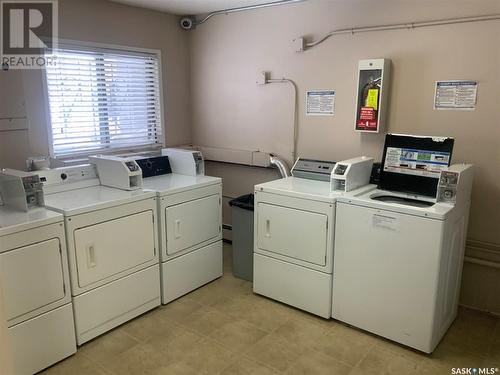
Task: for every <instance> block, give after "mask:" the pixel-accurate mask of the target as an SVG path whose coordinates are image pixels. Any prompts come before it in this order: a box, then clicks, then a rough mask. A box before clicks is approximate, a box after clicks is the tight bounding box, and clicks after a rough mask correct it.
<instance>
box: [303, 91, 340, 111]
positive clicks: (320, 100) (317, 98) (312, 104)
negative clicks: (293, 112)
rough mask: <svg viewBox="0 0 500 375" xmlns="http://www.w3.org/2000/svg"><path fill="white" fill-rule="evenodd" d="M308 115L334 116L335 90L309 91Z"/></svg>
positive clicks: (307, 100) (307, 101)
mask: <svg viewBox="0 0 500 375" xmlns="http://www.w3.org/2000/svg"><path fill="white" fill-rule="evenodd" d="M306 108H307V112H306V113H307V115H313V116H314V115H316V116H318V115H319V116H333V115H334V114H335V91H334V90H314V91H308V92H307V98H306Z"/></svg>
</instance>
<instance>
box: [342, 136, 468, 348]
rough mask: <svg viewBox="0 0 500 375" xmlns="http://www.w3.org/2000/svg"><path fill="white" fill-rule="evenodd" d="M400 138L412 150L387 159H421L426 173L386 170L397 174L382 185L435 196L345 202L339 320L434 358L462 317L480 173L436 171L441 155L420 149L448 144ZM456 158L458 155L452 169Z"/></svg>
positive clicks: (376, 194) (380, 194)
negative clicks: (468, 243) (464, 268)
mask: <svg viewBox="0 0 500 375" xmlns="http://www.w3.org/2000/svg"><path fill="white" fill-rule="evenodd" d="M391 137H392V136H391V135H388V137H387V141H386V145H387V143H388V142H392V140H391V139H390V138H391ZM397 137H399V139H396V138H397ZM397 137H396V138H395V139H396V142H399V143H401V144H403V143H405V144H407V145H410V146H405V147H404V149H403V150H402V152H401V149H400V150H399V151H398V150H388V151H387V152H392V154H393V155H392V157H393V158H394V160H395V159H396V158H398V157H399V156H398V155H404V157H405V158H406V159H408V158H409V157H413V158H414V159H418V160H419V162H418V164H419V167H418V169H419V171H416V170H415V169H414V168H412V167H411V162H408V161H405V162H404V163H402V164H404V167H403V168H401V169H399V170H398V168H396V167H395V166H392V167H391V168H392V169H390V168H387V167H386V164H385V163H383V164H382V165H383V166H384V169H385V171H386V173H387V171H389V170H390V172H389V173H391V174H389V175H387V176H384V175H382V176H381V178H384V177H385V178H386V180H385V181H382V179H381V183H382V184H385V185H394V186H397V187H398V188H402V189H404V190H410V189H414V190H420V191H422V192H426V193H427V192H431V194H434V195H435V196H434V197H432V196H423V195H418V194H416V193H415V192H413V193H408V192H407V193H403V192H394V191H387V190H379V189H377V190H374V191H371V192H368V193H366V194H363V195H360V196H357V197H342V198H339V200H338V202H337V216H336V224H335V225H336V229H335V231H336V234H335V261H334V271H333V275H334V277H333V306H332V309H333V317H334V318H335V319H338V320H341V321H343V322H346V323H348V324H351V325H353V326H356V327H359V328H361V329H364V330H367V331H370V332H373V333H375V334H378V335H380V336H383V337H386V338H388V339H391V340H394V341H397V342H399V343H401V344H404V345H407V346H410V347H412V348H415V349H418V350H420V351H423V352H426V353H430V352H432V351H433V350H434V349H435V347H436V345H437V344H438V343H439V341H440V340H441V338H442V337H443V335H444V333H445V332H446V330H447V329H448V327H449V326H450V324H451V323H452V322H453V320H454V318H455V317H456V314H457V308H458V299H459V292H460V282H461V274H462V264H463V257H464V250H465V241H466V234H467V222H468V216H469V206H470V191H471V185H472V167H471V166H470V165H454V166H451V167H446V166H445V167H443V168H442V171H440V172H436V173H435V172H430V171H429V170H426V168H427V167H426V165H425V164H426V162H425V160H428V163H429V164H432V162H431V160H433V159H434V156H435V155H437V154H439V152H437V151H435V150H433V149H431V150H430V151H421V150H422V149H423V148H422V146H420V147H419V149H420V150H419V151H418V152H417V151H415V148H416V147H417V146H415V145H419V144H427V147H434V146H435V145H433V144H432V142H435V143H436V144H437V148H441V149H443V148H444V144H445V141H442V140H437V141H436V140H432V141H429V140H422V139H414V137H411V138H409V140H410V141H409V142H408V139H406V140H405V139H404V138H403V137H401V136H397ZM406 138H408V137H406ZM450 143H451V144H452V142H450ZM390 147H391V148H393V149H394V148H397V147H395V146H392V145H390ZM386 148H387V147H386ZM410 148H411V149H410ZM449 148H450V147H449ZM417 154H419V156H417ZM443 154H444V152H443ZM412 155H413V156H412ZM450 155H451V150H450V151H449V153H448V158H447V159H446V160H445V164H447V163H448V162H449V156H450ZM439 158H441V156H439ZM394 160H393V161H394ZM391 163H392V162H391ZM432 168H435V167H432ZM394 171H395V172H394ZM433 174H435V176H433ZM436 176H437V177H436ZM415 177H417V178H418V179H420V181H417V180H416V179H415ZM408 181H412V182H415V181H417V182H418V183H415V184H413V183H412V184H408V183H407V182H408ZM436 194H437V196H436Z"/></svg>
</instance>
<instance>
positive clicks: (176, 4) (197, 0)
mask: <svg viewBox="0 0 500 375" xmlns="http://www.w3.org/2000/svg"><path fill="white" fill-rule="evenodd" d="M111 1H114V2H115V3H122V4H127V5H133V6H137V7H141V8H148V9H154V10H159V11H162V12H167V13H171V14H178V15H195V14H205V13H210V12H213V11H216V10H222V9H228V8H238V7H242V6H248V5H257V4H264V3H270V2H274V1H276V0H111Z"/></svg>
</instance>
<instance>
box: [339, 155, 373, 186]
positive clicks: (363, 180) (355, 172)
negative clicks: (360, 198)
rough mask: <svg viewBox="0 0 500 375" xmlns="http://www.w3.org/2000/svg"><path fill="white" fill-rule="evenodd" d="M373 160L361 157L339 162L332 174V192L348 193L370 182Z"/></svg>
mask: <svg viewBox="0 0 500 375" xmlns="http://www.w3.org/2000/svg"><path fill="white" fill-rule="evenodd" d="M372 166H373V158H369V157H367V156H360V157H357V158H353V159H348V160H343V161H339V162H338V163H337V164H336V165H335V168H334V169H333V171H332V173H331V178H330V190H331V191H342V192H348V191H351V190H354V189H357V188H358V187H361V186H365V185H366V184H368V183H369V182H370V175H371V172H372Z"/></svg>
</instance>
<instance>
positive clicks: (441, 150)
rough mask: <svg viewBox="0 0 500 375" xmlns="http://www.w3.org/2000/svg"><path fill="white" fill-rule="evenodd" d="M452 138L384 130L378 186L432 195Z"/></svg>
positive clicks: (448, 158)
mask: <svg viewBox="0 0 500 375" xmlns="http://www.w3.org/2000/svg"><path fill="white" fill-rule="evenodd" d="M453 144H454V140H453V138H446V137H430V136H429V137H424V136H415V135H405V134H390V133H389V134H387V135H386V138H385V145H384V154H383V157H382V167H381V170H380V181H379V186H378V187H379V188H380V189H384V190H389V191H395V192H403V193H410V194H417V195H425V196H429V197H433V198H435V197H436V193H437V186H438V182H439V177H440V173H441V171H442V170H445V169H446V168H448V167H449V166H450V162H451V157H452V152H453Z"/></svg>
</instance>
